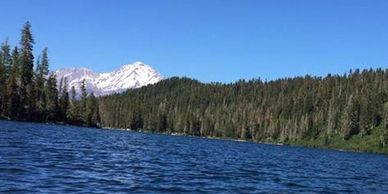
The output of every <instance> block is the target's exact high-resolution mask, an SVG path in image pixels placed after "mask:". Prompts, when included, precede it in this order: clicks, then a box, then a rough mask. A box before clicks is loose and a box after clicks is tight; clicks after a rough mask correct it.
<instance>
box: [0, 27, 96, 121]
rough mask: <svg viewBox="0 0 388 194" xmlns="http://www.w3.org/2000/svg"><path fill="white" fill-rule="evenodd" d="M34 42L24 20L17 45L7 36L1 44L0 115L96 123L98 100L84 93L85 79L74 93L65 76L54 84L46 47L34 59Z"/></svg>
mask: <svg viewBox="0 0 388 194" xmlns="http://www.w3.org/2000/svg"><path fill="white" fill-rule="evenodd" d="M34 43H35V42H34V38H33V36H32V33H31V24H30V23H29V22H27V23H26V24H24V26H23V29H22V31H21V38H20V45H19V47H17V46H16V47H14V48H12V49H11V47H10V45H9V44H8V41H7V40H6V41H5V42H4V43H2V44H1V48H0V117H2V118H5V119H11V120H23V121H35V122H54V123H70V124H76V125H84V126H99V125H100V117H99V110H98V107H99V106H98V102H97V99H96V98H95V97H94V95H93V94H90V95H88V94H87V92H86V88H85V83H83V84H82V85H81V94H76V93H75V89H74V87H73V88H71V90H70V92H69V91H68V85H67V80H66V79H61V82H60V83H59V86H58V85H57V78H56V75H55V73H53V72H50V71H49V59H48V49H47V48H45V49H43V51H42V53H41V54H40V55H39V56H38V58H37V60H36V61H35V62H34V59H35V58H34V54H33V47H34ZM34 63H35V64H34ZM34 67H35V68H34ZM78 96H80V99H79V98H78ZM76 97H77V98H76Z"/></svg>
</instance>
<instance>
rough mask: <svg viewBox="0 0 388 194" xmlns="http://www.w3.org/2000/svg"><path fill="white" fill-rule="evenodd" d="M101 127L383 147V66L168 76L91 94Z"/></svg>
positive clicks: (387, 94) (387, 100)
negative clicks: (215, 78)
mask: <svg viewBox="0 0 388 194" xmlns="http://www.w3.org/2000/svg"><path fill="white" fill-rule="evenodd" d="M99 102H100V110H101V121H102V125H103V126H107V127H118V128H130V129H143V130H147V131H155V132H166V133H181V134H187V135H194V136H207V137H222V138H238V139H247V140H252V141H257V142H271V143H283V144H297V145H307V146H316V147H329V148H341V149H350V150H359V151H373V152H387V151H388V150H387V147H388V146H387V143H388V71H387V70H382V69H377V70H372V69H370V70H363V71H360V70H354V71H350V72H349V73H347V74H345V75H327V76H326V77H311V76H305V77H295V78H286V79H279V80H275V81H262V80H260V79H254V80H249V81H245V80H240V81H237V82H235V83H231V84H222V83H210V84H204V83H200V82H198V81H196V80H192V79H188V78H170V79H166V80H163V81H161V82H159V83H157V84H155V85H149V86H146V87H143V88H139V89H134V90H129V91H127V92H125V93H123V94H116V95H111V96H106V97H102V98H100V99H99Z"/></svg>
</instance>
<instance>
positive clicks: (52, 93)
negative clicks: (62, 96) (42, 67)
mask: <svg viewBox="0 0 388 194" xmlns="http://www.w3.org/2000/svg"><path fill="white" fill-rule="evenodd" d="M45 93H46V98H47V100H46V101H47V105H46V119H45V120H46V121H55V120H56V119H57V115H58V90H57V79H56V75H55V74H54V73H51V74H50V76H49V78H48V80H47V84H46V87H45Z"/></svg>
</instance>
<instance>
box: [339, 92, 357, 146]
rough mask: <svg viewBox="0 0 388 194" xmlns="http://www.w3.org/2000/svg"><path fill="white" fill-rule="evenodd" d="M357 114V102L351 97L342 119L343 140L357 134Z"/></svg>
mask: <svg viewBox="0 0 388 194" xmlns="http://www.w3.org/2000/svg"><path fill="white" fill-rule="evenodd" d="M359 112H360V108H359V104H358V101H357V99H356V97H354V96H353V95H351V96H350V97H349V99H348V103H347V105H346V108H345V110H344V114H343V117H342V134H343V137H344V139H345V140H346V139H349V138H350V137H351V136H352V135H354V134H357V133H358V132H359V114H360V113H359Z"/></svg>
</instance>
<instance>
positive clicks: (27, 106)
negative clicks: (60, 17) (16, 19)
mask: <svg viewBox="0 0 388 194" xmlns="http://www.w3.org/2000/svg"><path fill="white" fill-rule="evenodd" d="M33 46H34V39H33V37H32V33H31V24H30V22H26V23H25V24H24V26H23V29H22V32H21V40H20V57H19V63H20V81H21V83H20V86H19V87H20V98H21V104H22V106H23V113H22V115H23V117H25V118H30V117H31V114H32V112H33V107H34V100H35V99H34V95H33V94H34V88H33V87H34V85H33V82H32V81H33V80H32V78H33V66H34V55H33Z"/></svg>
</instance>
